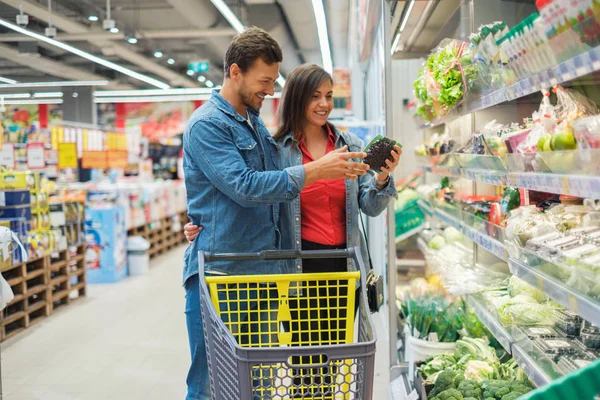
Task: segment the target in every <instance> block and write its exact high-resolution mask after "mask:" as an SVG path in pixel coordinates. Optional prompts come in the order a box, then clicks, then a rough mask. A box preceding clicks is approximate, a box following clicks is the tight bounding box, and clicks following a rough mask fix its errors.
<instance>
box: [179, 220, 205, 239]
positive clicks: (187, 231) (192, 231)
mask: <svg viewBox="0 0 600 400" xmlns="http://www.w3.org/2000/svg"><path fill="white" fill-rule="evenodd" d="M201 231H202V227H201V226H197V225H194V224H193V223H191V222H188V223H187V224H185V226H184V227H183V234H184V235H185V238H186V239H187V241H188V242H190V243H192V242H193V241H194V239H196V236H198V234H199V233H200V232H201Z"/></svg>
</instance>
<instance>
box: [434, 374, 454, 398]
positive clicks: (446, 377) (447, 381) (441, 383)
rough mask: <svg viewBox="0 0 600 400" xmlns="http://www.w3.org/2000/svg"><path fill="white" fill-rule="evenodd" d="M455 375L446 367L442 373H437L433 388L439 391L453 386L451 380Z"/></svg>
mask: <svg viewBox="0 0 600 400" xmlns="http://www.w3.org/2000/svg"><path fill="white" fill-rule="evenodd" d="M456 375H457V373H456V372H454V371H452V370H451V369H446V370H444V371H442V373H441V374H439V375H438V377H437V379H436V380H435V387H434V389H437V392H438V393H439V392H442V391H444V390H446V389H449V388H453V387H454V385H453V381H454V378H455V377H456Z"/></svg>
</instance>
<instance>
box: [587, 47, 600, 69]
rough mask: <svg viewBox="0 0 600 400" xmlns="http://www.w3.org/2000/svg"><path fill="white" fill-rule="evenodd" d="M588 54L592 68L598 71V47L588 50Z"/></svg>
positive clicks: (599, 66)
mask: <svg viewBox="0 0 600 400" xmlns="http://www.w3.org/2000/svg"><path fill="white" fill-rule="evenodd" d="M588 55H589V57H590V61H591V63H592V69H593V70H594V71H600V48H598V47H596V48H595V49H593V50H591V51H589V52H588Z"/></svg>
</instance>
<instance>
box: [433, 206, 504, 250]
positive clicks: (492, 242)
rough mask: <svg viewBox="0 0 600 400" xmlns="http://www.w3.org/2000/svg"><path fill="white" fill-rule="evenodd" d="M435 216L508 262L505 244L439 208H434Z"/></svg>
mask: <svg viewBox="0 0 600 400" xmlns="http://www.w3.org/2000/svg"><path fill="white" fill-rule="evenodd" d="M433 216H434V217H435V218H436V219H438V220H440V221H441V222H443V223H445V224H446V225H449V226H452V227H454V228H456V229H458V230H459V231H461V232H462V233H463V234H464V235H465V236H466V237H467V238H468V239H469V240H471V241H472V242H474V243H476V244H477V245H479V246H480V247H482V248H484V249H486V250H487V251H489V252H490V253H492V254H494V255H495V256H496V257H498V258H500V259H501V260H504V261H507V260H508V252H507V250H506V246H504V244H503V243H502V242H500V241H499V240H497V239H494V238H492V237H490V236H489V235H487V234H485V233H482V232H479V231H477V230H476V229H474V228H472V227H471V226H469V225H468V224H466V223H465V222H463V221H461V220H459V219H457V218H456V217H454V216H452V215H450V214H448V213H447V212H445V211H443V210H440V209H439V208H434V212H433Z"/></svg>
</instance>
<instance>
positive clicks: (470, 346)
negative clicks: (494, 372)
mask: <svg viewBox="0 0 600 400" xmlns="http://www.w3.org/2000/svg"><path fill="white" fill-rule="evenodd" d="M466 354H468V355H471V356H473V358H474V359H477V360H488V361H498V358H497V357H496V352H495V350H494V349H493V348H491V347H490V346H489V345H488V343H487V342H486V341H485V340H484V339H474V338H469V337H465V338H462V339H461V340H458V341H457V342H456V354H455V355H456V356H461V357H462V356H464V355H466Z"/></svg>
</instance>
